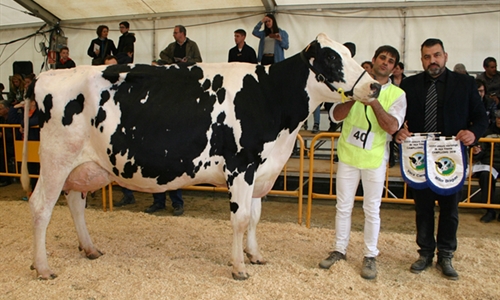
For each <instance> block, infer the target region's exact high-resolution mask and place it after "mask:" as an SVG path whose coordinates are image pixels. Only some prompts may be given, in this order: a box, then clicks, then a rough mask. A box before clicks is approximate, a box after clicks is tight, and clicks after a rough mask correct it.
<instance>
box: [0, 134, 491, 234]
mask: <svg viewBox="0 0 500 300" xmlns="http://www.w3.org/2000/svg"><path fill="white" fill-rule="evenodd" d="M20 127H21V126H20V125H7V124H0V132H1V133H2V136H5V131H6V130H12V133H13V136H15V135H14V133H15V132H14V131H15V129H16V128H20ZM339 136H340V133H339V132H322V133H318V134H316V135H315V136H314V137H313V138H312V140H311V144H310V148H309V149H305V142H304V139H303V138H302V136H301V135H300V134H299V135H298V136H297V141H298V143H299V147H298V150H299V168H298V170H296V172H294V173H296V174H297V175H295V176H293V177H298V188H297V189H295V190H289V189H288V182H289V177H291V175H289V174H288V163H287V164H286V165H285V166H284V168H283V170H282V176H283V182H284V186H283V189H282V190H271V191H270V192H269V193H268V194H269V195H280V196H289V197H297V203H298V224H302V218H303V204H302V202H303V186H304V161H305V157H304V155H305V154H304V152H305V151H306V150H307V154H308V155H307V156H308V158H309V173H308V195H307V211H306V226H307V227H308V228H309V227H310V225H311V211H312V201H313V199H327V200H336V199H337V196H336V195H335V193H334V190H333V187H334V182H333V181H334V178H335V174H336V164H335V161H334V156H335V147H334V145H335V142H336V139H338V138H339ZM325 139H326V140H328V139H329V140H330V143H331V145H332V146H331V151H330V158H329V160H328V162H329V171H328V172H327V173H326V176H327V177H328V180H329V192H328V194H325V193H319V192H315V191H314V186H313V183H314V178H315V176H316V177H317V175H319V174H318V173H315V171H314V163H315V161H316V159H315V158H314V151H315V145H316V143H317V142H318V141H323V142H324V140H325ZM479 141H480V142H483V143H490V145H491V155H490V170H491V168H492V165H493V154H494V147H495V144H497V143H500V138H481V139H480V140H479ZM2 143H3V145H2V146H3V147H4V149H6V141H5V139H2ZM22 146H23V142H22V141H18V140H15V141H14V150H15V154H16V155H15V161H16V163H15V170H14V172H9V171H8V170H6V172H0V176H11V177H20V168H19V167H18V163H19V162H20V161H21V159H22V156H21V154H22ZM28 147H29V148H28V151H29V155H28V157H29V159H28V160H29V161H30V162H38V161H39V160H38V142H35V141H30V142H29V145H28ZM1 159H3V160H4V163H5V166H7V165H8V158H7V155H6V153H5V151H4V157H2V158H1ZM322 161H324V160H322ZM470 165H472V153H470V156H469V166H470ZM393 170H396V169H393ZM397 170H399V169H397ZM389 171H390V169H389V168H387V171H386V178H385V185H384V188H385V191H384V195H383V196H382V202H386V203H401V204H413V199H411V198H408V197H407V191H408V187H407V185H406V183H404V182H403V180H402V178H401V175H400V174H394V172H392V173H393V174H392V175H393V176H390V173H391V172H389ZM323 175H325V174H323ZM30 177H38V175H30ZM391 182H392V183H394V182H401V183H402V184H403V194H402V197H401V198H398V197H397V196H396V195H395V194H394V193H392V192H391V190H390V189H389V183H391ZM491 184H492V180H491V178H490V181H489V186H488V187H490V186H491ZM497 185H500V183H497ZM112 186H113V183H112V184H109V185H108V186H105V187H103V188H102V205H103V210H104V211H106V210H107V204H108V203H109V210H110V211H112V210H113V194H112ZM472 186H477V179H475V178H473V177H472V172H469V175H468V177H467V180H466V187H467V197H466V198H465V199H464V200H463V201H462V202H461V203H460V204H459V206H460V207H469V208H495V209H500V204H491V203H490V200H488V203H474V202H471V197H472V196H474V195H475V194H477V193H478V191H477V190H476V191H475V192H473V193H472ZM183 190H192V191H206V192H225V193H227V191H228V190H227V188H226V187H215V186H202V185H195V186H188V187H184V188H183ZM490 196H491V190H490V189H489V188H488V199H489V198H490ZM355 200H357V201H359V200H363V197H362V196H356V197H355Z"/></svg>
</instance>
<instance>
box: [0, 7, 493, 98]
mask: <svg viewBox="0 0 500 300" xmlns="http://www.w3.org/2000/svg"><path fill="white" fill-rule="evenodd" d="M479 3H480V2H479ZM491 3H492V2H488V4H487V5H480V4H478V5H476V6H472V5H469V6H464V7H461V6H449V7H448V6H441V7H437V8H436V7H432V6H429V7H415V8H407V9H402V8H376V7H374V8H373V7H372V8H364V9H355V7H353V9H352V10H346V9H343V10H339V11H333V10H323V9H318V10H317V11H316V10H306V11H299V10H290V11H280V9H279V6H278V9H277V12H276V18H277V22H278V25H279V26H280V27H281V28H282V29H284V30H286V31H287V32H288V34H289V36H290V48H289V49H288V50H287V51H286V54H285V55H286V56H287V57H289V56H292V55H294V54H296V53H298V52H299V51H301V50H302V49H303V48H304V47H305V46H306V45H307V44H308V43H309V42H311V41H312V40H314V38H315V36H316V35H317V34H318V33H319V32H325V33H326V34H328V35H329V36H330V37H331V38H332V39H334V40H337V41H339V42H342V43H343V42H347V41H350V42H354V43H355V44H356V46H357V54H356V57H355V59H356V60H357V61H358V62H360V63H361V62H363V61H365V60H371V58H372V56H373V53H374V51H375V49H376V48H377V47H379V46H381V45H385V44H388V45H392V46H394V47H396V48H397V49H398V50H399V51H400V52H401V57H402V61H403V62H404V63H405V65H406V70H407V72H410V73H411V72H417V71H419V70H421V68H422V67H421V63H420V45H421V43H422V42H423V41H424V40H425V39H426V38H429V37H436V38H440V39H441V40H443V42H444V45H445V50H446V51H447V52H448V55H449V58H448V59H449V60H448V64H447V66H448V68H450V69H452V68H453V66H454V65H455V64H456V63H463V64H465V66H466V67H467V69H468V70H469V71H472V72H480V71H482V70H483V68H482V62H483V59H484V58H485V57H487V56H493V57H496V58H497V59H500V3H498V4H491ZM493 3H494V2H493ZM264 13H265V9H264V8H262V11H260V12H254V11H252V12H248V13H245V12H239V13H221V14H210V15H204V14H202V13H200V14H199V15H191V16H178V17H174V16H169V17H159V18H137V19H130V20H129V22H130V24H131V32H134V33H135V34H136V38H137V42H136V44H135V63H145V64H149V63H150V62H151V61H152V60H153V59H157V58H158V55H159V52H160V51H161V50H162V49H164V48H165V47H166V46H167V45H168V43H170V42H172V41H173V37H172V31H173V27H174V26H175V25H176V24H182V25H184V26H186V27H187V35H188V37H189V38H191V39H192V40H194V41H196V42H197V44H198V46H199V48H200V50H201V54H202V57H203V61H204V62H210V63H215V62H225V61H227V53H228V50H229V49H230V48H231V47H233V46H234V41H233V31H234V30H235V29H237V28H243V29H245V30H246V31H247V43H248V44H249V45H250V46H252V47H254V48H255V49H256V48H257V45H258V39H257V38H255V37H253V36H252V35H251V32H252V30H253V28H254V26H255V25H256V24H257V22H258V21H259V20H261V19H262V17H263V15H264ZM119 21H120V20H119V19H117V18H116V17H114V18H113V20H112V21H109V22H103V21H102V20H99V21H97V22H90V21H88V22H82V23H73V22H70V23H68V24H66V25H65V23H64V22H61V29H62V30H63V32H64V35H65V36H66V37H68V46H69V48H70V57H71V58H72V59H73V60H75V62H76V64H77V65H83V64H90V61H91V59H90V57H88V56H87V54H86V52H87V48H88V47H89V45H90V41H91V40H92V39H93V38H95V37H96V33H95V29H96V28H97V26H98V25H100V24H106V25H107V26H109V27H110V33H109V38H110V39H112V40H114V41H115V43H116V44H117V43H118V37H119V36H120V33H119V31H118V23H119ZM31 24H32V25H28V27H26V25H22V26H19V27H11V26H9V27H8V28H2V27H0V44H1V45H0V82H3V83H4V84H5V85H6V87H7V86H8V84H7V83H8V76H10V75H12V64H13V62H14V61H26V60H29V61H32V62H33V65H34V71H35V73H36V74H39V73H40V72H41V71H43V70H45V67H42V65H43V64H44V61H45V58H44V57H43V56H42V55H41V53H40V50H39V42H41V41H44V40H46V39H48V37H49V35H48V34H46V35H45V36H43V35H36V36H34V37H31V38H29V39H25V40H21V41H19V42H16V43H12V44H9V45H5V43H7V42H9V41H12V40H15V39H19V38H21V37H25V36H28V35H30V34H33V33H34V32H36V30H38V29H39V27H40V26H41V25H42V24H43V23H31ZM46 29H49V27H47V28H45V29H44V30H46ZM45 43H46V44H48V42H47V41H45ZM7 90H8V87H7Z"/></svg>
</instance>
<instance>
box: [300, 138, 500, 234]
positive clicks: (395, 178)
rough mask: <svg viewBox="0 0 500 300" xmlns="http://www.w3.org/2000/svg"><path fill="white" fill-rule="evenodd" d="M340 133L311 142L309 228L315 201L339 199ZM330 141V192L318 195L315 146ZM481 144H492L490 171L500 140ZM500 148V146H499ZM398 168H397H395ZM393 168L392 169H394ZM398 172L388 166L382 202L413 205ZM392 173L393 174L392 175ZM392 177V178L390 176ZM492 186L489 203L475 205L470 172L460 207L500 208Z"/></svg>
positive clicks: (488, 140) (495, 139)
mask: <svg viewBox="0 0 500 300" xmlns="http://www.w3.org/2000/svg"><path fill="white" fill-rule="evenodd" d="M339 136H340V133H339V132H324V133H319V134H317V135H316V136H314V138H313V139H312V141H311V145H310V147H309V186H308V195H307V212H306V226H307V227H308V228H309V227H310V226H311V211H312V204H313V200H314V199H330V200H335V199H337V196H336V195H335V193H334V191H333V186H334V184H333V180H334V178H335V174H336V169H337V168H336V163H335V161H334V157H335V155H334V154H335V147H333V145H334V144H335V142H336V140H337V139H338V138H339ZM325 139H326V140H329V141H330V143H331V145H332V147H331V154H330V159H329V161H330V164H329V165H330V172H329V173H328V175H329V176H328V178H329V181H330V191H329V193H318V192H315V191H314V187H313V183H314V179H315V176H314V175H315V174H314V163H315V162H316V160H317V159H315V158H314V151H315V145H316V144H317V143H318V142H319V141H321V140H325ZM479 141H480V142H484V143H490V144H491V155H490V169H491V168H492V165H493V153H494V147H495V144H496V143H500V138H481V139H479ZM499 147H500V146H499ZM470 165H472V153H470V155H469V166H470ZM394 168H397V167H394ZM394 168H392V169H394ZM394 170H396V171H397V172H394V171H392V170H391V172H390V170H389V166H387V171H386V179H385V191H384V194H383V196H382V202H386V203H402V204H413V199H412V198H408V195H407V190H408V187H407V184H406V183H404V181H402V179H401V175H400V174H394V173H399V168H397V169H394ZM391 173H392V174H391ZM390 175H392V176H390ZM390 182H401V183H402V184H403V195H402V197H397V196H396V195H395V194H394V193H392V192H391V190H390V188H389V183H390ZM491 184H492V180H491V177H490V182H489V186H488V191H487V192H488V199H489V200H488V203H474V202H471V197H472V196H474V195H475V194H476V193H477V191H475V192H474V193H472V186H477V180H476V179H474V178H472V172H469V175H468V177H467V179H466V182H465V185H466V187H467V193H466V195H464V196H466V198H465V199H464V200H463V201H462V202H461V203H460V204H459V206H460V207H470V208H500V205H499V204H491V203H490V197H489V196H490V189H489V187H490V186H491ZM355 200H358V201H359V200H363V196H356V197H355Z"/></svg>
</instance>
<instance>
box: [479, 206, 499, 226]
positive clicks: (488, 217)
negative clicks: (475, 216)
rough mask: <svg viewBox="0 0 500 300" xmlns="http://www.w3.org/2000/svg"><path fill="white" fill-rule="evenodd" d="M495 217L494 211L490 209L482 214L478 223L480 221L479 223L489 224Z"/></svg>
mask: <svg viewBox="0 0 500 300" xmlns="http://www.w3.org/2000/svg"><path fill="white" fill-rule="evenodd" d="M499 216H500V215H499ZM495 217H496V213H495V211H494V210H492V209H491V210H490V209H488V210H487V211H486V213H485V214H484V216H482V217H481V219H480V221H481V223H489V222H491V221H493V220H495Z"/></svg>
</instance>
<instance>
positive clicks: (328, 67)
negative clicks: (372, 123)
mask: <svg viewBox="0 0 500 300" xmlns="http://www.w3.org/2000/svg"><path fill="white" fill-rule="evenodd" d="M301 55H302V57H303V59H304V60H305V61H306V62H307V63H308V64H309V68H310V69H311V70H312V71H313V72H314V74H315V76H316V80H317V81H319V82H322V83H325V85H326V86H328V87H329V88H330V90H331V91H332V92H334V95H332V94H331V93H330V94H328V95H323V96H325V97H326V99H329V100H325V101H328V102H332V101H339V100H341V99H342V97H343V96H342V95H345V96H346V97H349V98H352V99H354V100H358V101H361V102H369V101H371V100H373V99H375V98H377V97H378V95H379V93H380V87H381V86H380V84H379V83H378V82H377V81H375V80H374V79H373V78H372V77H371V76H370V75H369V74H367V73H366V72H365V70H364V69H363V68H362V67H361V66H360V65H359V64H358V63H357V62H356V61H355V60H354V59H353V58H352V57H351V53H350V51H349V49H347V48H346V47H345V46H344V45H342V44H340V43H337V42H335V41H332V40H331V39H330V38H328V36H327V35H326V34H324V33H320V34H319V35H318V36H317V38H316V40H314V41H313V42H311V43H310V44H309V45H308V46H307V47H306V48H305V49H304V51H303V52H302V53H301ZM323 90H325V91H327V89H323Z"/></svg>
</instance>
